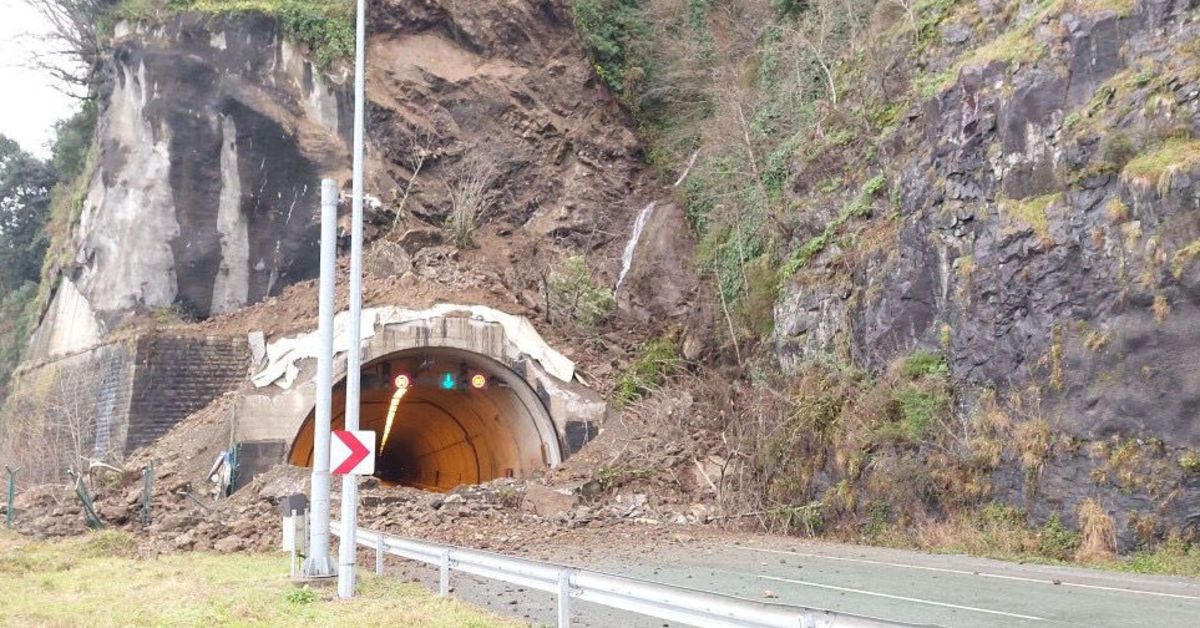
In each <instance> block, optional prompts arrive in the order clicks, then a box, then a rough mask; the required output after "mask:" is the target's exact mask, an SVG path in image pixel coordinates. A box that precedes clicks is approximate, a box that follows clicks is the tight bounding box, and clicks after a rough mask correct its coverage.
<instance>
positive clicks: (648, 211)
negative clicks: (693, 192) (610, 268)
mask: <svg viewBox="0 0 1200 628" xmlns="http://www.w3.org/2000/svg"><path fill="white" fill-rule="evenodd" d="M699 156H700V151H696V152H694V153H692V158H691V159H689V160H688V165H687V167H686V168H684V169H683V173H682V174H680V175H679V179H678V180H676V181H675V185H672V186H671V187H675V188H677V187H679V186H680V185H681V184H683V182H684V181H685V180H686V179H687V176H688V174H689V173H691V171H692V166H694V165H696V158H697V157H699ZM657 205H658V201H650V204H649V205H646V206H645V207H644V208H642V213H640V214H638V217H637V220H635V221H634V222H633V233H631V234H629V241H628V242H626V243H625V252H624V253H622V254H621V274H620V275H618V276H617V287H616V288H613V292H616V291H617V290H620V289H621V284H623V283H625V276H626V275H628V274H629V268H630V266H633V252H634V251H635V250H637V245H638V241H640V240H641V239H642V231H643V230H645V228H646V223H647V222H650V216H652V215H653V214H654V208H655V207H656V206H657Z"/></svg>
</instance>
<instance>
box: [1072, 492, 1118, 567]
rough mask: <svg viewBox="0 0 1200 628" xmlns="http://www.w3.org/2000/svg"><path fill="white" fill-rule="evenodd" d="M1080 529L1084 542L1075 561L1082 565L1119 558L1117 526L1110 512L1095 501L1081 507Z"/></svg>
mask: <svg viewBox="0 0 1200 628" xmlns="http://www.w3.org/2000/svg"><path fill="white" fill-rule="evenodd" d="M1079 528H1080V530H1081V532H1082V534H1083V540H1082V542H1081V543H1080V544H1079V551H1077V552H1075V560H1077V561H1079V562H1081V563H1107V562H1112V561H1113V560H1115V559H1116V557H1117V535H1116V524H1115V523H1113V518H1112V517H1111V516H1109V514H1108V511H1107V510H1105V509H1104V507H1103V506H1101V505H1100V502H1098V501H1096V500H1095V499H1090V498H1089V499H1086V500H1084V501H1083V503H1082V504H1080V506H1079Z"/></svg>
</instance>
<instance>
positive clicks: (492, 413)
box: [234, 304, 608, 490]
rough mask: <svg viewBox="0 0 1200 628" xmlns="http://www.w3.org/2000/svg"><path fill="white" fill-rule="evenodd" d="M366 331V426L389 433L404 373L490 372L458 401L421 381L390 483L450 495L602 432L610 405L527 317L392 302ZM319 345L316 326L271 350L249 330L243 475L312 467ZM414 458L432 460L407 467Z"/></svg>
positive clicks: (398, 424)
mask: <svg viewBox="0 0 1200 628" xmlns="http://www.w3.org/2000/svg"><path fill="white" fill-rule="evenodd" d="M347 323H348V320H347V319H346V315H345V313H341V314H338V316H337V317H336V318H335V321H334V381H335V382H339V385H338V386H337V387H335V396H334V397H335V398H334V400H333V415H334V425H335V426H340V424H341V420H342V418H341V417H342V413H343V412H344V408H345V401H344V396H343V394H344V393H342V391H341V388H340V386H341V384H340V382H343V381H344V380H345V375H346V359H345V353H346V350H347V348H348V346H349V338H348V337H347V336H346V330H347V329H348V325H347ZM362 331H363V336H362V339H361V344H360V346H361V347H362V357H363V364H364V365H365V367H364V373H363V406H362V412H361V422H360V423H361V427H362V428H363V429H373V428H380V427H382V426H381V425H380V421H379V419H380V417H379V416H377V415H379V413H380V410H379V408H381V407H386V405H385V404H386V403H390V399H391V397H390V396H391V394H392V388H391V387H389V386H387V385H386V384H387V383H388V382H387V381H386V380H387V379H388V378H391V379H392V380H394V379H395V374H398V373H400V372H412V373H414V374H415V373H417V372H418V371H422V369H423V370H424V371H422V372H425V371H428V372H433V371H437V370H438V369H441V370H440V371H438V372H440V373H445V372H446V371H448V370H450V371H452V370H455V369H457V370H459V371H467V372H481V373H484V374H485V375H486V376H487V379H488V383H489V386H487V387H485V388H484V389H482V390H481V391H463V390H459V391H458V393H460V394H458V396H453V395H449V393H448V392H444V391H439V390H437V389H436V388H435V387H432V386H430V382H429V381H428V380H426V381H424V382H421V381H417V382H415V384H416V386H415V387H414V391H413V392H412V393H411V394H412V396H411V397H408V396H407V395H406V397H405V399H406V400H405V401H404V403H405V404H406V405H405V408H404V410H405V412H404V413H402V414H401V416H400V417H399V418H397V419H395V420H394V421H393V428H392V429H393V432H394V434H393V435H391V436H389V439H390V440H389V442H388V443H383V442H382V439H383V437H382V434H380V436H379V441H380V442H379V443H377V445H383V447H382V448H380V451H381V452H382V454H383V458H382V460H381V461H382V462H383V463H384V465H383V466H382V467H381V479H382V480H383V481H385V482H392V483H397V484H412V485H414V486H422V487H425V488H431V489H437V490H447V489H449V488H453V486H452V485H457V484H456V483H467V484H469V483H472V482H481V481H487V480H488V479H491V478H495V477H504V476H506V475H513V476H517V477H519V476H521V475H525V474H529V473H532V472H536V471H538V470H541V469H545V468H552V467H554V466H556V465H558V464H559V463H560V462H562V461H563V459H565V458H566V457H567V456H569V455H571V454H572V453H574V452H576V451H578V450H579V448H581V447H582V446H583V445H584V443H586V442H587V441H589V440H590V439H592V438H593V437H595V436H596V434H597V433H598V432H599V426H600V424H601V423H602V422H603V420H604V417H605V416H606V413H607V411H608V406H607V404H606V403H605V401H604V399H603V397H601V396H599V395H598V394H596V393H595V391H592V390H590V389H588V388H587V386H586V385H584V384H583V383H582V382H578V381H576V374H575V364H574V363H573V362H572V361H571V360H570V359H568V358H567V357H565V356H564V355H563V354H561V353H559V352H558V351H556V350H555V349H554V348H552V347H551V346H550V345H549V344H547V343H546V342H545V341H544V340H543V339H542V337H541V336H540V335H539V334H538V332H537V330H536V329H535V328H534V326H533V324H532V323H531V322H530V321H529V320H528V319H526V318H525V317H522V316H517V315H512V314H507V313H505V312H501V311H499V310H496V309H493V308H489V307H486V306H480V305H454V304H439V305H435V306H433V307H431V308H429V309H425V310H408V309H403V308H399V307H394V306H386V307H378V308H370V309H367V310H364V311H363V325H362ZM319 346H320V339H319V335H318V333H317V330H315V329H313V330H309V331H306V332H303V333H300V334H297V335H292V336H286V337H280V338H277V339H274V340H272V341H271V342H269V343H268V342H266V341H265V338H263V337H262V335H261V334H260V335H259V336H258V338H257V340H256V339H255V337H254V334H251V338H250V347H251V353H252V354H253V355H252V361H253V363H254V364H255V367H254V374H253V375H252V376H251V377H250V382H249V385H250V386H252V387H253V388H252V389H249V390H247V391H246V393H245V394H243V395H239V398H238V405H237V407H236V408H235V412H234V414H235V416H236V417H237V418H236V426H237V427H236V431H237V438H238V441H239V448H240V449H239V452H240V453H239V465H240V466H239V468H240V469H241V472H242V477H243V478H249V477H252V476H253V475H254V474H256V473H258V472H260V471H263V470H265V469H267V468H270V467H271V466H272V465H274V464H277V463H278V462H281V461H284V462H291V463H293V464H300V465H308V464H309V463H310V460H311V457H312V452H311V449H312V444H311V441H312V421H313V415H314V414H315V413H314V409H315V407H316V391H317V384H316V355H317V352H318V347H319ZM426 362H427V363H428V364H426ZM422 384H424V388H422ZM471 395H474V396H471ZM385 398H386V399H385ZM372 408H375V409H374V410H372ZM418 416H419V417H423V418H421V419H418V418H413V417H418ZM422 425H423V426H426V427H428V428H429V429H427V430H419V429H418V427H419V426H422ZM451 428H453V429H451ZM455 430H457V432H456V431H455ZM377 431H382V429H379V430H377ZM418 432H420V433H418ZM455 433H457V435H458V438H455V437H454V436H453V434H455ZM443 451H444V453H442V452H443ZM400 458H405V459H407V460H409V461H410V462H409V463H407V464H404V463H401V462H400V461H399V459H400ZM417 458H420V459H424V461H425V462H423V463H420V464H417V463H413V462H411V460H413V459H417Z"/></svg>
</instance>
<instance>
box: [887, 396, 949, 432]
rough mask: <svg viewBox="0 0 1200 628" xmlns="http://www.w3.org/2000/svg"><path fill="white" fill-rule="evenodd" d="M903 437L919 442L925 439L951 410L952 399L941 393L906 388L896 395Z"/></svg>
mask: <svg viewBox="0 0 1200 628" xmlns="http://www.w3.org/2000/svg"><path fill="white" fill-rule="evenodd" d="M896 403H897V405H899V407H900V416H901V425H902V427H903V428H904V429H903V436H904V437H905V438H906V439H907V440H909V441H914V442H918V441H921V440H923V439H924V438H925V436H926V435H927V434H928V433H929V431H930V428H932V427H933V425H934V423H935V422H936V421H937V420H938V418H939V417H940V416H941V415H942V414H944V413H946V412H947V411H948V410H949V408H950V397H949V395H947V394H945V393H944V392H941V391H927V390H921V389H919V388H916V387H912V386H910V387H905V388H903V389H902V390H901V391H900V392H899V394H897V395H896Z"/></svg>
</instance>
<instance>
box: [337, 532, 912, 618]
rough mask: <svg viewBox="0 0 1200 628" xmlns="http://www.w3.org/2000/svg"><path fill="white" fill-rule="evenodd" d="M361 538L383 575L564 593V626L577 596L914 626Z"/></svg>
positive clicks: (683, 610)
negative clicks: (471, 579) (408, 571)
mask: <svg viewBox="0 0 1200 628" xmlns="http://www.w3.org/2000/svg"><path fill="white" fill-rule="evenodd" d="M340 529H341V528H340V526H339V525H338V522H336V521H331V522H330V530H331V531H333V533H334V534H337V533H338V531H339V530H340ZM355 543H357V544H358V545H361V546H364V547H369V548H373V549H374V550H375V573H377V574H382V573H383V560H384V556H385V555H386V554H392V555H395V556H401V557H403V558H407V559H409V560H415V561H418V562H422V563H426V564H429V565H434V566H436V567H437V568H438V570H439V576H440V577H439V579H438V580H439V587H438V593H439V594H440V595H442V596H448V595H449V594H450V572H451V571H461V572H463V573H469V574H472V575H476V576H481V577H484V578H490V579H492V580H501V581H504V582H507V583H509V584H513V585H517V586H521V587H527V588H530V589H536V590H538V591H545V592H547V593H551V594H554V595H556V596H557V597H558V626H559V628H567V627H568V626H569V625H570V621H571V602H572V601H573V600H579V601H581V602H592V603H595V604H601V605H604V606H608V607H611V608H617V609H621V610H625V611H630V612H633V613H638V614H642V615H649V616H652V617H658V618H660V619H665V620H668V621H675V622H680V623H683V624H689V625H693V626H705V627H709V626H712V627H721V626H730V627H734V626H737V627H742V626H749V627H763V628H766V627H785V626H786V627H789V628H842V627H855V628H859V627H861V628H883V627H894V626H903V625H907V624H897V623H892V622H885V621H880V620H876V619H870V618H867V617H860V616H856V615H849V614H846V613H837V612H833V611H826V610H819V609H813V608H805V607H801V606H790V605H786V604H774V603H768V602H759V601H755V600H748V599H745V598H740V597H734V596H731V595H721V594H718V593H711V592H707V591H699V590H696V589H689V588H686V587H678V586H674V585H669V584H662V583H658V582H650V581H648V580H640V579H637V578H629V577H626V576H614V575H611V574H606V573H601V572H598V571H591V570H588V569H579V568H576V567H567V566H564V565H556V564H554V563H545V562H540V561H534V560H528V559H524V558H514V557H511V556H504V555H502V554H495V553H492V552H484V551H480V550H473V549H466V548H461V547H455V546H451V545H442V544H439V543H428V542H425V541H417V540H414V539H406V538H401V537H394V536H387V535H385V534H382V533H379V532H373V531H371V530H367V529H365V528H358V529H357V534H356V538H355Z"/></svg>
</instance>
